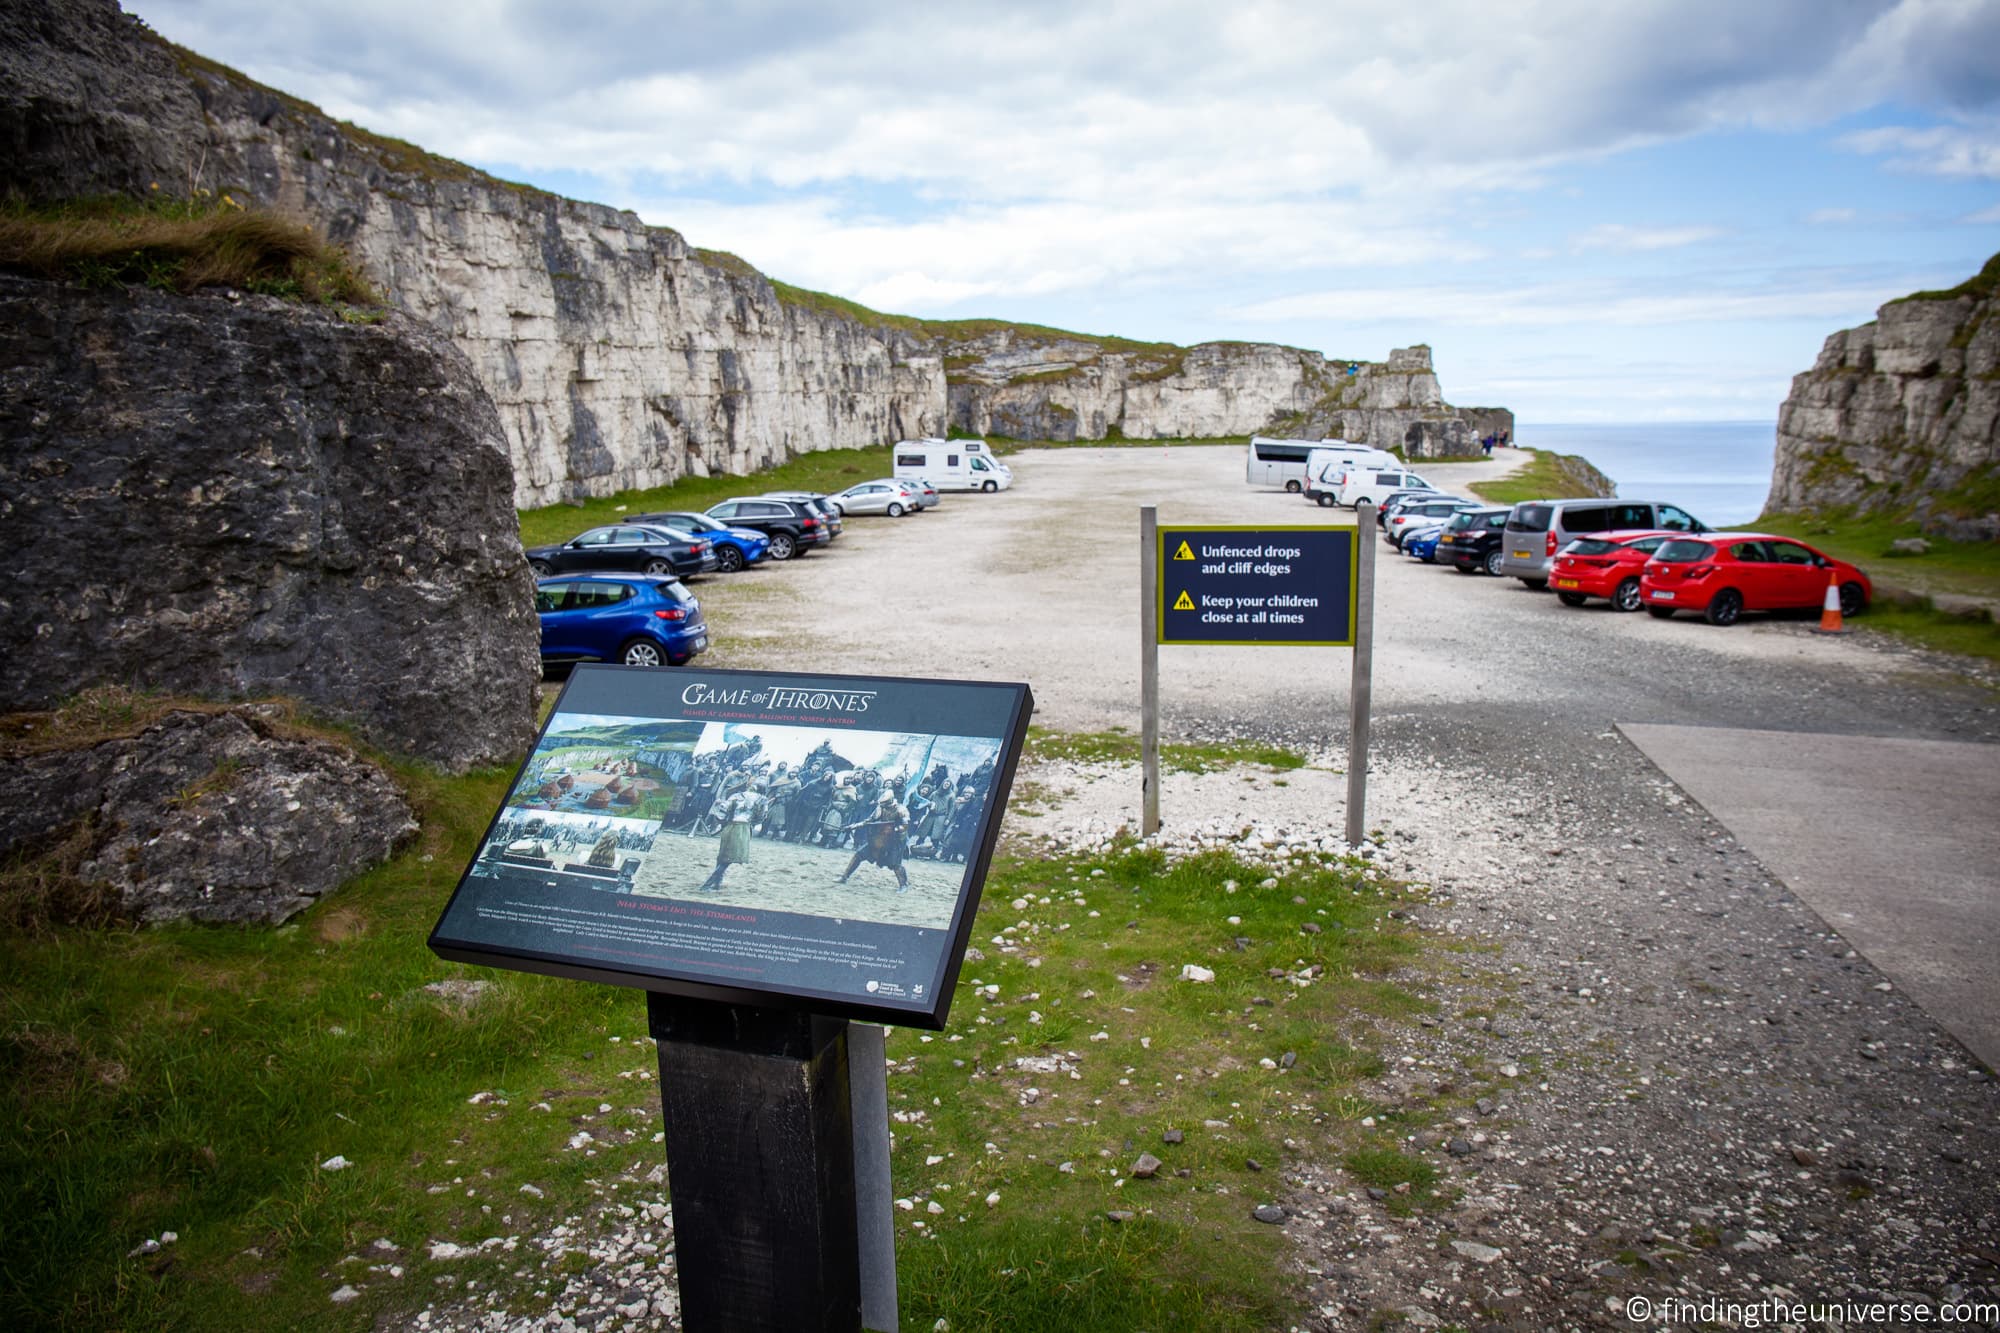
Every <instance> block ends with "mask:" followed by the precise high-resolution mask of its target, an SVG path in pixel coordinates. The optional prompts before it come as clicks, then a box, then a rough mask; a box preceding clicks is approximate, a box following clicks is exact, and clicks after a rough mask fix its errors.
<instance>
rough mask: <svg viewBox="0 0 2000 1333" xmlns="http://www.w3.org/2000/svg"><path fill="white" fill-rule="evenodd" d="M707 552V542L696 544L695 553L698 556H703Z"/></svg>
mask: <svg viewBox="0 0 2000 1333" xmlns="http://www.w3.org/2000/svg"><path fill="white" fill-rule="evenodd" d="M707 550H708V543H707V542H696V543H695V544H694V553H695V554H696V555H701V554H702V553H703V552H705V551H707Z"/></svg>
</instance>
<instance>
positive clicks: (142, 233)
mask: <svg viewBox="0 0 2000 1333" xmlns="http://www.w3.org/2000/svg"><path fill="white" fill-rule="evenodd" d="M199 193H200V195H201V196H203V197H201V198H198V199H196V200H194V201H191V202H190V201H181V200H175V199H164V198H163V199H154V200H148V201H127V200H117V199H100V200H85V201H78V202H75V203H69V204H63V205H59V206H54V207H38V208H33V209H29V208H25V207H21V206H16V207H13V208H11V209H10V210H8V211H7V212H6V213H5V214H4V215H0V268H6V269H13V270H15V271H18V272H23V273H29V274H33V275H34V276H36V277H39V278H47V279H49V280H51V281H57V282H74V283H77V284H79V285H82V286H85V287H119V286H145V287H152V288H155V289H157V290H160V291H171V292H179V293H181V294H182V295H186V294H188V293H190V292H194V291H196V290H198V289H200V288H203V287H237V288H241V289H242V290H244V291H247V292H255V293H257V294H259V295H265V296H277V297H282V298H284V299H286V300H292V301H302V302H309V303H313V304H319V305H328V306H335V307H340V308H342V309H343V311H354V310H356V309H357V308H359V309H361V310H363V311H372V310H374V309H375V308H377V307H379V306H380V305H381V303H382V302H381V298H380V297H379V296H378V295H377V294H376V293H375V292H374V290H373V289H372V288H370V287H369V286H368V284H367V282H366V281H364V280H363V279H362V277H361V275H360V273H359V272H358V271H357V270H356V269H355V267H354V265H353V263H352V261H351V260H349V258H348V257H347V254H346V252H345V251H343V250H341V249H340V248H339V247H338V246H335V245H331V244H329V243H328V242H326V241H324V240H322V239H321V238H320V237H319V235H318V234H317V233H315V232H314V231H313V230H312V228H310V227H308V226H306V225H305V224H303V223H299V222H293V221H291V220H289V219H286V218H281V217H278V216H276V215H274V214H270V213H262V212H252V211H248V210H246V209H244V208H243V207H242V206H241V205H240V204H238V203H236V201H235V200H233V199H232V198H231V197H230V196H228V195H226V194H225V195H223V196H221V197H220V198H212V197H207V196H208V191H206V190H203V191H200V192H199Z"/></svg>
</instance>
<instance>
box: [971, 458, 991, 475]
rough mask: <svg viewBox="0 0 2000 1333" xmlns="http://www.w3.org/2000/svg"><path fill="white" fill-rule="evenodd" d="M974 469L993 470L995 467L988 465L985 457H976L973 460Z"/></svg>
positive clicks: (976, 470) (978, 470)
mask: <svg viewBox="0 0 2000 1333" xmlns="http://www.w3.org/2000/svg"><path fill="white" fill-rule="evenodd" d="M972 470H973V471H974V472H991V471H992V470H993V469H991V468H989V467H987V466H986V460H985V459H983V458H975V459H973V460H972Z"/></svg>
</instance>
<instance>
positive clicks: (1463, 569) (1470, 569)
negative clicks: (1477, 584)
mask: <svg viewBox="0 0 2000 1333" xmlns="http://www.w3.org/2000/svg"><path fill="white" fill-rule="evenodd" d="M1451 567H1452V568H1453V569H1455V570H1457V571H1458V572H1459V573H1461V574H1477V573H1478V572H1479V566H1478V565H1461V564H1459V563H1458V561H1456V560H1454V561H1452V562H1451Z"/></svg>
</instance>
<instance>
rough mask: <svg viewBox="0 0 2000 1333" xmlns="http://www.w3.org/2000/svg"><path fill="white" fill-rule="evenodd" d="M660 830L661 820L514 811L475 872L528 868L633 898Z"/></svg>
mask: <svg viewBox="0 0 2000 1333" xmlns="http://www.w3.org/2000/svg"><path fill="white" fill-rule="evenodd" d="M659 831H660V824H659V821H658V820H643V819H620V818H616V817H614V816H610V815H597V814H588V813H579V812H573V811H553V810H552V811H536V810H523V809H514V808H511V807H510V808H507V809H505V810H503V811H502V813H501V816H500V818H499V820H498V821H497V822H495V824H494V825H493V831H492V833H490V834H489V835H488V836H487V839H486V843H485V845H484V846H483V847H481V848H480V851H479V856H478V858H477V859H476V860H474V862H473V864H472V871H471V873H473V874H475V875H488V876H493V875H498V874H499V873H500V872H501V871H502V869H503V868H525V869H528V870H532V871H537V872H545V873H547V874H549V875H552V876H560V877H561V878H562V880H563V881H564V882H568V883H583V884H587V885H588V886H589V887H591V888H599V889H609V890H611V891H613V892H627V893H628V892H630V891H631V888H632V877H633V876H634V875H636V874H637V873H638V871H639V866H640V863H641V862H642V861H644V859H645V855H646V853H648V852H650V851H652V850H653V840H654V838H655V837H656V836H657V835H658V833H659Z"/></svg>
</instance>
